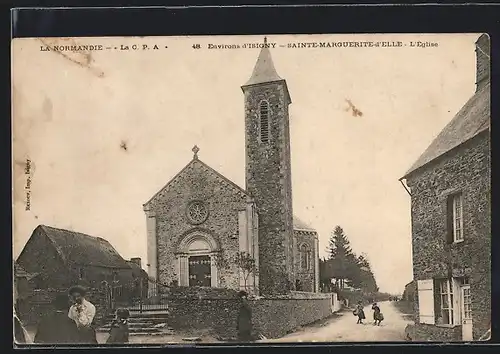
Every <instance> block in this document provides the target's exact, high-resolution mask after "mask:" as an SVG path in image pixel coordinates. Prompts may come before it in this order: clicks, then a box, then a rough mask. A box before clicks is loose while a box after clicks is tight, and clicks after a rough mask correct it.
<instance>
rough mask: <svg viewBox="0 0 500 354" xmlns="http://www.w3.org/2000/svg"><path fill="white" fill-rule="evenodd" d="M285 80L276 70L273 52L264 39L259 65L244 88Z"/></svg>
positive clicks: (256, 64) (257, 64)
mask: <svg viewBox="0 0 500 354" xmlns="http://www.w3.org/2000/svg"><path fill="white" fill-rule="evenodd" d="M280 80H283V79H282V78H281V77H280V76H279V75H278V73H277V72H276V69H275V68H274V63H273V59H272V57H271V52H270V51H269V48H268V45H267V40H266V39H264V47H263V48H262V49H261V51H260V54H259V57H258V59H257V63H255V67H254V69H253V72H252V76H251V77H250V79H249V80H248V81H247V82H246V84H245V85H243V86H250V85H257V84H262V83H265V82H273V81H280Z"/></svg>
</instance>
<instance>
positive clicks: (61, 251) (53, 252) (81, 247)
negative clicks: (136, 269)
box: [16, 225, 133, 289]
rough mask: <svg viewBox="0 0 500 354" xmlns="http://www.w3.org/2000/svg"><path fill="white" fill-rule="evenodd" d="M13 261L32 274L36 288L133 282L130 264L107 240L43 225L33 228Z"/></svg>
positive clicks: (32, 280)
mask: <svg viewBox="0 0 500 354" xmlns="http://www.w3.org/2000/svg"><path fill="white" fill-rule="evenodd" d="M16 264H17V266H20V267H22V268H23V269H25V270H26V272H28V273H29V274H33V275H34V276H33V277H32V279H31V280H30V284H31V286H32V287H33V288H36V289H49V288H51V289H62V288H68V287H70V286H72V285H75V284H77V283H78V284H82V285H85V286H91V287H98V286H99V284H100V282H101V281H103V280H106V281H108V282H109V283H111V282H113V281H118V282H119V283H120V284H123V285H126V284H132V281H133V271H132V268H131V266H130V265H129V264H128V263H127V262H126V261H125V260H124V259H123V258H122V256H120V254H119V253H118V252H117V251H116V249H115V248H114V247H113V246H112V245H111V244H110V243H109V242H108V241H106V240H104V239H103V238H100V237H94V236H90V235H86V234H82V233H79V232H75V231H70V230H64V229H59V228H55V227H51V226H46V225H39V226H38V227H36V228H35V230H34V231H33V233H32V235H31V237H30V238H29V240H28V242H27V243H26V245H25V246H24V248H23V250H22V251H21V254H20V255H19V257H18V258H17V260H16Z"/></svg>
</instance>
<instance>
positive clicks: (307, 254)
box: [300, 245, 311, 269]
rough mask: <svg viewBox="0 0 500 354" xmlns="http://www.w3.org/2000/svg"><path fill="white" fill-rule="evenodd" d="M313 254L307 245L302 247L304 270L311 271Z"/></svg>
mask: <svg viewBox="0 0 500 354" xmlns="http://www.w3.org/2000/svg"><path fill="white" fill-rule="evenodd" d="M310 254H311V252H310V251H309V249H308V248H307V246H306V245H302V246H300V266H301V268H302V269H309V262H310Z"/></svg>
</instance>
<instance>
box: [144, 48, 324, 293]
mask: <svg viewBox="0 0 500 354" xmlns="http://www.w3.org/2000/svg"><path fill="white" fill-rule="evenodd" d="M241 89H242V91H243V94H244V108H245V117H244V118H245V151H246V159H245V160H246V169H245V172H246V188H245V189H243V188H241V187H240V186H238V185H237V184H235V183H233V182H232V181H230V180H229V179H227V178H226V177H224V176H223V175H222V174H220V173H219V172H217V171H215V170H214V169H213V168H211V167H210V166H208V165H207V164H205V163H204V162H202V161H201V160H200V159H199V158H198V150H199V149H198V148H197V147H196V146H195V147H194V148H193V152H194V155H193V159H192V160H191V161H190V162H189V163H188V164H187V165H186V166H185V167H184V168H183V169H182V170H181V171H180V172H179V173H178V174H177V175H176V176H174V177H173V179H172V180H170V182H168V183H167V185H166V186H164V187H163V188H162V189H161V190H160V191H159V192H158V193H156V194H155V195H154V196H153V197H152V198H151V199H150V200H149V201H148V202H147V203H145V204H144V205H143V207H144V211H145V213H146V216H147V231H148V241H147V242H148V246H147V248H148V274H149V276H150V277H153V278H155V279H157V280H158V281H159V282H161V283H167V284H178V285H180V286H196V285H198V286H211V287H224V288H231V289H242V288H245V289H247V290H248V291H250V292H254V293H262V294H284V293H287V292H288V291H290V290H294V289H295V288H296V286H297V285H298V288H299V289H300V290H304V291H310V292H313V291H316V292H317V291H319V258H318V235H317V233H316V231H315V230H314V229H312V228H311V227H309V226H307V225H306V224H304V223H303V222H301V221H299V220H298V219H297V218H296V217H294V216H293V208H292V182H291V158H290V127H289V108H288V107H289V105H290V103H291V99H290V94H289V91H288V86H287V83H286V81H285V80H284V79H282V78H281V77H280V76H278V74H277V72H276V70H275V68H274V64H273V61H272V58H271V53H270V51H269V45H267V43H266V42H265V43H264V44H263V45H262V50H261V52H260V54H259V57H258V59H257V63H256V65H255V68H254V70H253V73H252V75H251V77H250V79H249V80H248V82H247V83H245V84H244V85H243V86H242V87H241ZM241 252H244V253H245V254H247V255H249V257H250V258H251V259H253V260H254V261H255V264H256V266H257V268H258V272H255V273H251V274H247V275H248V277H247V276H246V275H245V272H243V271H242V269H241V267H238V266H237V264H236V262H232V261H229V262H225V261H224V260H234V259H235V257H236V255H237V254H238V253H241ZM227 263H228V264H227ZM222 264H226V265H225V266H222Z"/></svg>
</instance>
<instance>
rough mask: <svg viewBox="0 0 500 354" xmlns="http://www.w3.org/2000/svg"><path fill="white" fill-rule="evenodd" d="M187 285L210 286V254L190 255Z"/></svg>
mask: <svg viewBox="0 0 500 354" xmlns="http://www.w3.org/2000/svg"><path fill="white" fill-rule="evenodd" d="M188 264H189V269H188V271H189V286H211V278H212V274H211V267H210V264H211V260H210V256H190V257H189V258H188Z"/></svg>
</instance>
